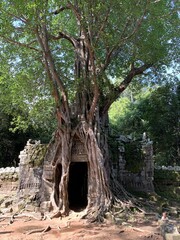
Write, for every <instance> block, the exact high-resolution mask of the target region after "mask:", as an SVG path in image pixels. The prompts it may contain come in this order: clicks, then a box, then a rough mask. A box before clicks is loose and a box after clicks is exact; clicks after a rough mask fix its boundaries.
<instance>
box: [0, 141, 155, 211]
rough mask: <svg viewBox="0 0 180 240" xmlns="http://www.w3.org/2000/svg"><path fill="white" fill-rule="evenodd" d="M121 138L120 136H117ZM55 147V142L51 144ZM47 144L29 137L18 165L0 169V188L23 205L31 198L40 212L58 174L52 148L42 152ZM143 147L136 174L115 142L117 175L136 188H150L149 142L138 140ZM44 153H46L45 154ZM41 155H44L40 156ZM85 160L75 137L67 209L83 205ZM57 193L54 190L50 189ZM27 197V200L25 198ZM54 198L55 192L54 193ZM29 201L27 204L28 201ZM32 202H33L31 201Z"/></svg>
mask: <svg viewBox="0 0 180 240" xmlns="http://www.w3.org/2000/svg"><path fill="white" fill-rule="evenodd" d="M121 140H122V138H121ZM54 147H56V146H54ZM46 149H47V145H44V144H41V143H40V141H32V140H29V141H28V142H27V144H26V146H25V148H24V150H23V151H21V152H20V155H19V159H20V162H19V167H18V168H6V169H0V192H2V191H4V190H5V191H6V192H7V190H8V191H9V194H12V193H13V194H15V193H16V194H17V198H18V201H17V202H21V200H24V199H25V200H26V207H27V208H29V209H31V210H32V211H33V210H34V209H35V208H34V206H33V208H32V207H29V206H30V205H31V203H32V201H34V202H35V203H36V204H35V205H36V209H37V207H38V208H39V209H40V211H41V212H43V211H50V210H51V209H52V208H53V203H52V201H51V200H52V199H51V194H52V193H53V189H54V188H56V189H58V188H59V182H60V178H61V174H62V166H61V164H58V165H56V166H53V164H52V162H53V161H52V160H53V159H52V156H53V154H52V152H53V148H50V149H51V151H52V152H46ZM142 149H143V151H144V156H145V159H144V166H143V169H142V170H141V171H140V172H139V173H138V174H133V173H131V172H129V171H127V170H126V168H125V166H126V160H125V154H124V151H125V149H124V147H123V144H122V141H121V144H120V146H119V160H118V162H117V163H116V165H115V166H114V171H115V172H116V177H117V179H118V180H119V181H120V182H121V183H122V184H123V185H124V186H125V187H131V188H133V189H135V190H138V191H145V192H153V190H154V188H153V172H154V166H153V161H152V153H153V150H152V143H151V142H150V141H147V140H145V141H143V142H142ZM45 153H46V154H45ZM44 156H45V157H44ZM87 182H88V160H87V155H86V152H85V149H84V145H83V143H82V142H80V141H79V140H78V139H76V141H74V145H73V147H72V162H71V164H70V175H69V184H68V197H69V204H70V209H75V208H77V206H78V208H80V209H81V208H84V207H86V205H87V195H88V186H87ZM54 192H56V193H57V194H58V191H54ZM29 199H31V201H30V200H29ZM57 199H58V196H57ZM28 204H29V205H28ZM32 205H33V203H32Z"/></svg>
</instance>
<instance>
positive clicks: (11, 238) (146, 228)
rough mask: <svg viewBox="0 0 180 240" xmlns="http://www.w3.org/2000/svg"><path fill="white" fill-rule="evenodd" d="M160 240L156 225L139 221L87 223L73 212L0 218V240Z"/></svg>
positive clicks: (148, 220)
mask: <svg viewBox="0 0 180 240" xmlns="http://www.w3.org/2000/svg"><path fill="white" fill-rule="evenodd" d="M55 239H59V240H91V239H92V240H94V239H96V240H119V239H120V240H148V239H151V240H162V239H163V238H162V236H161V235H160V230H159V226H158V222H157V221H156V220H154V219H142V218H141V217H139V218H138V216H137V218H136V219H135V220H133V221H132V222H121V224H112V223H111V222H108V221H106V222H104V223H101V224H100V223H87V221H86V220H84V219H81V214H80V213H77V212H72V213H71V214H70V215H69V216H68V217H64V218H62V219H60V218H54V219H50V218H46V219H45V220H38V219H37V220H36V219H34V217H32V216H31V215H30V214H29V215H28V216H27V215H26V216H19V217H18V216H17V217H15V219H13V220H12V221H10V217H6V218H3V217H1V218H0V240H55Z"/></svg>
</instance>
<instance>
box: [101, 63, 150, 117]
mask: <svg viewBox="0 0 180 240" xmlns="http://www.w3.org/2000/svg"><path fill="white" fill-rule="evenodd" d="M152 66H153V64H144V65H142V66H141V67H138V68H135V67H134V62H133V63H132V64H131V70H130V71H129V73H128V74H127V76H126V77H125V78H124V80H123V81H122V82H121V83H120V85H119V86H118V87H116V88H114V89H112V91H114V95H113V97H111V98H110V97H109V96H107V97H106V100H105V101H106V103H105V104H104V108H103V110H102V112H103V113H106V112H107V111H108V110H109V108H110V106H111V104H112V103H113V102H114V101H115V100H116V99H117V98H118V97H119V95H120V94H121V93H122V92H123V91H124V90H125V89H126V88H127V87H128V86H129V84H130V83H131V82H132V80H133V78H134V77H135V76H137V75H141V74H144V71H145V70H147V69H148V68H150V67H152Z"/></svg>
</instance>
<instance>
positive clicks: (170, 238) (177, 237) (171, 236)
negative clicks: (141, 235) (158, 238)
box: [165, 233, 180, 240]
mask: <svg viewBox="0 0 180 240" xmlns="http://www.w3.org/2000/svg"><path fill="white" fill-rule="evenodd" d="M165 239H166V240H180V234H176V233H166V234H165Z"/></svg>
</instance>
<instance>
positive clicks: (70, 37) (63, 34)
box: [50, 32, 78, 47]
mask: <svg viewBox="0 0 180 240" xmlns="http://www.w3.org/2000/svg"><path fill="white" fill-rule="evenodd" d="M50 38H51V39H53V40H59V39H62V38H64V39H67V40H68V41H69V42H70V43H71V44H72V45H73V47H76V46H77V43H78V40H77V39H76V38H74V37H72V36H70V35H68V34H67V33H64V32H59V34H58V36H53V35H50Z"/></svg>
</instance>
